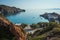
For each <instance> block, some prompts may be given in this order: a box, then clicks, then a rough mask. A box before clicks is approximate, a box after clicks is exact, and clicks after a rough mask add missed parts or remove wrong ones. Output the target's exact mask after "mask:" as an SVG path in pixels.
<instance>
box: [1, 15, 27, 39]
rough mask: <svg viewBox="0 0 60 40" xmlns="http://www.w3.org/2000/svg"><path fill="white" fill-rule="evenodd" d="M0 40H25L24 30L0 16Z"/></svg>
mask: <svg viewBox="0 0 60 40" xmlns="http://www.w3.org/2000/svg"><path fill="white" fill-rule="evenodd" d="M0 39H1V40H26V34H25V32H24V30H23V29H22V28H21V27H20V26H18V25H15V24H12V23H11V22H10V21H9V20H8V19H6V18H5V17H4V16H3V15H1V14H0Z"/></svg>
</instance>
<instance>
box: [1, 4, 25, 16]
mask: <svg viewBox="0 0 60 40" xmlns="http://www.w3.org/2000/svg"><path fill="white" fill-rule="evenodd" d="M19 12H25V10H24V9H20V8H16V7H10V6H6V5H0V13H3V15H4V16H6V15H15V14H17V13H19Z"/></svg>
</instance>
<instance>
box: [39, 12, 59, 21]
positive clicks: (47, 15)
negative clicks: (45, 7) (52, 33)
mask: <svg viewBox="0 0 60 40" xmlns="http://www.w3.org/2000/svg"><path fill="white" fill-rule="evenodd" d="M40 16H42V17H43V18H45V19H48V20H49V21H50V22H60V15H59V14H58V13H55V12H53V13H45V14H43V15H40Z"/></svg>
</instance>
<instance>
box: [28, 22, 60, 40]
mask: <svg viewBox="0 0 60 40" xmlns="http://www.w3.org/2000/svg"><path fill="white" fill-rule="evenodd" d="M31 26H32V28H33V27H35V28H34V29H37V28H42V29H40V30H37V31H35V32H34V34H28V38H29V40H60V23H59V24H58V23H56V22H49V23H46V22H45V23H37V24H34V25H31ZM38 26H39V27H38Z"/></svg>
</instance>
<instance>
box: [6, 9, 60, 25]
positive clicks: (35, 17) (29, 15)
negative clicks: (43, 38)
mask: <svg viewBox="0 0 60 40" xmlns="http://www.w3.org/2000/svg"><path fill="white" fill-rule="evenodd" d="M45 12H48V13H52V12H56V13H60V10H35V9H33V10H26V12H20V13H18V14H16V15H11V16H7V17H6V18H7V19H8V20H9V21H11V22H12V23H14V24H21V23H25V24H33V23H38V22H49V21H48V20H47V19H44V18H43V17H41V16H40V15H42V14H44V13H45Z"/></svg>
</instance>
